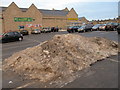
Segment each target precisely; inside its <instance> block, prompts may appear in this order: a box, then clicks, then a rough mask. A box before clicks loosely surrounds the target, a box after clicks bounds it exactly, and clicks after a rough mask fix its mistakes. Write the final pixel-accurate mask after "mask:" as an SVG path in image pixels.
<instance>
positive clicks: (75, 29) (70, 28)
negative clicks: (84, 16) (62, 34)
mask: <svg viewBox="0 0 120 90" xmlns="http://www.w3.org/2000/svg"><path fill="white" fill-rule="evenodd" d="M80 27H81V26H70V27H68V28H67V31H68V32H69V33H73V32H78V28H80Z"/></svg>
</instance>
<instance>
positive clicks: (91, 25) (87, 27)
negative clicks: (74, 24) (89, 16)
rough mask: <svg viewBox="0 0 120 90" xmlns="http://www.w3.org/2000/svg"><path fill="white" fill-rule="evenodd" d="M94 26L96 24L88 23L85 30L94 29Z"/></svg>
mask: <svg viewBox="0 0 120 90" xmlns="http://www.w3.org/2000/svg"><path fill="white" fill-rule="evenodd" d="M93 26H94V25H93V24H87V25H86V26H85V32H88V31H92V27H93Z"/></svg>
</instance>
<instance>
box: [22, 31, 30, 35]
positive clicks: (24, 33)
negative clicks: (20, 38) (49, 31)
mask: <svg viewBox="0 0 120 90" xmlns="http://www.w3.org/2000/svg"><path fill="white" fill-rule="evenodd" d="M20 33H21V34H22V35H28V34H29V32H28V31H27V30H21V31H20Z"/></svg>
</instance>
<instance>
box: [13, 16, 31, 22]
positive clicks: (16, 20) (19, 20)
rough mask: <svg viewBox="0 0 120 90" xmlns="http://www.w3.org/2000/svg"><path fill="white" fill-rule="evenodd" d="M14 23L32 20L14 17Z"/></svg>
mask: <svg viewBox="0 0 120 90" xmlns="http://www.w3.org/2000/svg"><path fill="white" fill-rule="evenodd" d="M14 21H15V22H32V21H33V18H26V17H14Z"/></svg>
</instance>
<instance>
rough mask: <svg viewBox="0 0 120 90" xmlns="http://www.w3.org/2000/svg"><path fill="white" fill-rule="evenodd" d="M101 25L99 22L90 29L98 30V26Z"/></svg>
mask: <svg viewBox="0 0 120 90" xmlns="http://www.w3.org/2000/svg"><path fill="white" fill-rule="evenodd" d="M100 26H102V25H101V24H96V25H94V26H93V27H92V31H98V30H99V27H100Z"/></svg>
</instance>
